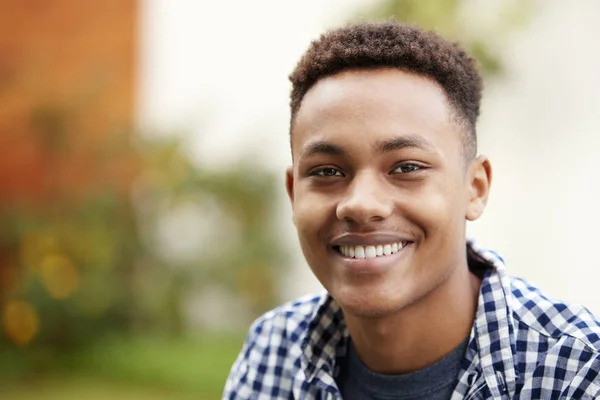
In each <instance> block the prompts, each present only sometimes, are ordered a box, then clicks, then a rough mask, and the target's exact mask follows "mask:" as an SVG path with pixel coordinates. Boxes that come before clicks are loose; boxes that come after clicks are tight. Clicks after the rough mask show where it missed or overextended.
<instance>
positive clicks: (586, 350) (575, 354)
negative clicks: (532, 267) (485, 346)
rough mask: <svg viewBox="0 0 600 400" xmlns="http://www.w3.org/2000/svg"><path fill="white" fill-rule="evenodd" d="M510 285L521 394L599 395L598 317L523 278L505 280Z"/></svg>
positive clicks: (580, 396) (599, 344)
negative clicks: (544, 291)
mask: <svg viewBox="0 0 600 400" xmlns="http://www.w3.org/2000/svg"><path fill="white" fill-rule="evenodd" d="M510 287H511V299H510V307H511V309H512V316H513V320H514V323H515V331H516V332H515V336H516V341H515V348H516V351H517V353H516V355H517V359H518V363H517V365H518V367H519V368H518V369H519V375H520V377H521V384H522V385H523V386H522V388H521V389H522V391H521V394H525V393H531V394H532V395H536V396H537V394H540V395H542V394H543V395H544V396H550V397H551V398H558V397H560V398H564V396H566V398H588V397H585V396H592V397H589V398H595V397H594V396H597V395H598V394H599V393H600V322H599V321H598V318H596V317H595V316H594V315H593V314H592V313H591V312H590V311H589V310H587V309H586V308H585V307H583V306H581V305H576V304H569V303H565V302H563V301H560V300H557V299H553V298H551V297H549V296H547V295H545V294H544V293H543V292H542V291H541V290H540V289H539V288H538V287H536V286H534V285H532V284H530V283H528V282H526V281H525V280H523V279H520V278H510ZM544 396H542V398H543V397H544ZM561 396H563V397H561ZM550 397H548V398H550Z"/></svg>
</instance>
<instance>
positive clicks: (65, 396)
mask: <svg viewBox="0 0 600 400" xmlns="http://www.w3.org/2000/svg"><path fill="white" fill-rule="evenodd" d="M0 398H2V400H38V399H43V400H70V399H86V400H192V399H203V400H218V399H220V396H218V395H210V394H197V395H194V394H191V393H186V392H180V391H176V390H168V389H165V388H152V387H151V385H140V384H132V383H123V382H113V381H110V380H103V379H99V378H94V377H67V376H54V377H46V378H44V379H41V380H34V381H29V382H3V384H2V388H0Z"/></svg>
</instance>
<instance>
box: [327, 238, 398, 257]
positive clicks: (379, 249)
mask: <svg viewBox="0 0 600 400" xmlns="http://www.w3.org/2000/svg"><path fill="white" fill-rule="evenodd" d="M408 243H409V242H396V243H388V244H379V245H368V246H344V245H342V246H335V249H336V250H337V251H338V252H339V253H340V254H342V255H343V256H344V257H349V258H356V259H364V258H376V257H386V256H390V255H392V254H394V253H397V252H398V251H400V250H402V249H403V248H404V247H406V245H407V244H408Z"/></svg>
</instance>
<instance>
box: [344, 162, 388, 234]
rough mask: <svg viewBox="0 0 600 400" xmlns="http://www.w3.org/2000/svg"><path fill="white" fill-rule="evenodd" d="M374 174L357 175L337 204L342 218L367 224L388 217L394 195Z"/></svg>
mask: <svg viewBox="0 0 600 400" xmlns="http://www.w3.org/2000/svg"><path fill="white" fill-rule="evenodd" d="M383 186H384V185H383V184H382V183H381V182H379V181H378V179H377V177H376V176H374V175H372V174H367V173H364V174H361V175H360V176H359V175H356V176H355V177H354V179H353V180H352V182H350V184H349V185H348V187H347V188H346V192H345V193H344V196H343V198H342V199H341V200H340V202H339V203H338V205H337V209H336V215H337V217H338V219H340V220H346V221H351V222H354V223H357V224H365V223H368V222H372V221H381V220H384V219H386V218H388V217H389V216H390V215H391V214H392V212H393V210H394V205H393V198H392V195H391V194H390V193H389V192H388V191H387V190H385V187H383Z"/></svg>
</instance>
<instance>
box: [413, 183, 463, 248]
mask: <svg viewBox="0 0 600 400" xmlns="http://www.w3.org/2000/svg"><path fill="white" fill-rule="evenodd" d="M423 189H424V190H422V191H420V193H419V194H418V195H417V196H414V197H412V198H411V199H410V200H409V201H408V202H406V204H405V205H403V206H401V208H402V209H404V210H405V213H406V217H407V218H408V219H410V220H411V221H412V222H413V223H414V224H415V225H417V226H418V227H419V228H420V229H421V230H423V231H424V234H425V235H426V236H433V235H436V234H444V233H446V234H451V232H452V231H455V230H457V229H460V226H461V222H462V223H463V224H464V215H462V213H461V212H462V210H463V208H464V206H463V205H462V203H461V199H462V198H463V196H461V193H460V190H458V188H456V187H454V188H452V187H451V185H440V184H438V185H434V184H432V185H430V186H428V187H427V188H423ZM444 236H445V235H444ZM446 239H450V238H446Z"/></svg>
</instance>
